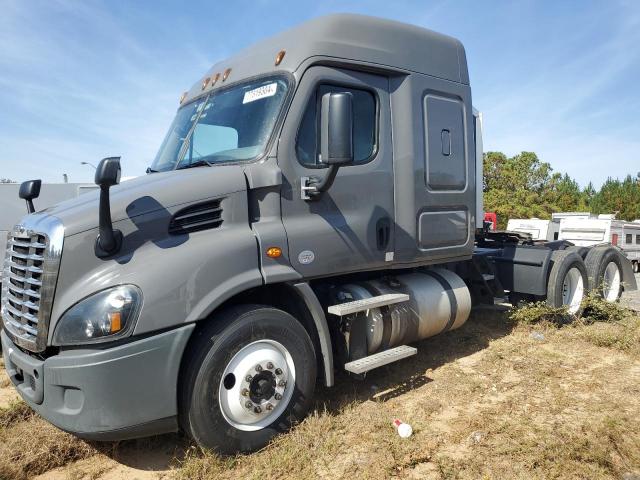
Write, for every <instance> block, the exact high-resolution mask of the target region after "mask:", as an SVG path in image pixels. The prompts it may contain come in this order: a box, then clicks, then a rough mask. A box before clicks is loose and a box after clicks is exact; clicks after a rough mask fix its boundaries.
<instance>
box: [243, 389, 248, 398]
mask: <svg viewBox="0 0 640 480" xmlns="http://www.w3.org/2000/svg"><path fill="white" fill-rule="evenodd" d="M242 396H243V397H248V396H249V390H248V389H246V388H243V389H242Z"/></svg>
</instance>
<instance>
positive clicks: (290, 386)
mask: <svg viewBox="0 0 640 480" xmlns="http://www.w3.org/2000/svg"><path fill="white" fill-rule="evenodd" d="M295 373H296V371H295V366H294V364H293V358H292V357H291V354H290V353H289V351H288V350H287V349H286V348H285V347H284V346H283V345H282V344H281V343H279V342H276V341H274V340H258V341H256V342H253V343H250V344H249V345H246V346H245V347H242V348H241V349H240V351H238V353H236V354H235V355H234V356H233V358H232V359H231V361H230V362H229V364H228V365H227V366H226V367H225V369H224V372H223V374H222V378H221V380H220V386H219V387H218V404H219V405H220V410H221V412H222V416H223V417H224V418H225V420H226V421H227V422H228V423H229V424H230V425H231V426H233V427H235V428H237V429H238V430H243V431H247V432H252V431H256V430H261V429H263V428H265V427H267V426H269V425H271V424H272V423H273V422H274V421H275V420H276V419H277V418H278V417H279V416H280V415H282V413H283V412H284V410H285V409H286V408H287V405H288V404H289V401H290V400H291V396H292V395H293V390H294V387H295Z"/></svg>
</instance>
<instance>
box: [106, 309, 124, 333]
mask: <svg viewBox="0 0 640 480" xmlns="http://www.w3.org/2000/svg"><path fill="white" fill-rule="evenodd" d="M109 320H110V323H111V326H110V328H109V330H110V331H111V333H116V332H119V331H120V330H122V315H121V314H120V312H112V313H110V314H109Z"/></svg>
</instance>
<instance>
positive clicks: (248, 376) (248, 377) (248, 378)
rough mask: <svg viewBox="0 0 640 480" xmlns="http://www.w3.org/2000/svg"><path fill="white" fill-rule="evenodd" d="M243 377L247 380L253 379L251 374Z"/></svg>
mask: <svg viewBox="0 0 640 480" xmlns="http://www.w3.org/2000/svg"><path fill="white" fill-rule="evenodd" d="M244 379H245V380H246V381H247V382H250V381H251V380H253V377H252V376H251V375H247V376H246V377H244Z"/></svg>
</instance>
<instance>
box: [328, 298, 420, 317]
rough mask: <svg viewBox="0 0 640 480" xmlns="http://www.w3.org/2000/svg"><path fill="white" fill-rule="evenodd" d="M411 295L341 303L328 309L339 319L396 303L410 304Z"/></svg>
mask: <svg viewBox="0 0 640 480" xmlns="http://www.w3.org/2000/svg"><path fill="white" fill-rule="evenodd" d="M408 301H409V295H407V294H404V293H387V294H385V295H378V296H377V297H370V298H365V299H363V300H354V301H353V302H347V303H339V304H337V305H331V306H330V307H329V308H328V311H329V313H331V314H333V315H337V316H338V317H344V316H345V315H350V314H352V313H358V312H364V311H365V310H370V309H372V308H378V307H384V306H386V305H393V304H394V303H402V302H408Z"/></svg>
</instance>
